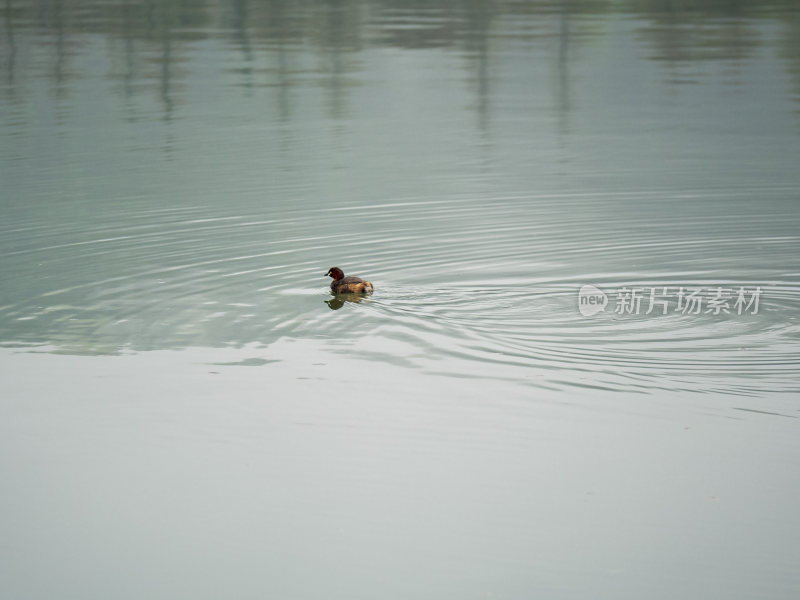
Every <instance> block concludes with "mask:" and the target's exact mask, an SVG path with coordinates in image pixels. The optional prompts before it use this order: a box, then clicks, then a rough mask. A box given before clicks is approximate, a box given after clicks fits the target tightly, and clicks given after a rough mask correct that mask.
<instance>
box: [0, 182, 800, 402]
mask: <svg viewBox="0 0 800 600" xmlns="http://www.w3.org/2000/svg"><path fill="white" fill-rule="evenodd" d="M756 194H758V196H759V197H760V198H761V203H762V204H761V205H760V206H761V208H759V207H756V206H754V205H753V204H752V203H751V202H750V201H749V200H750V199H751V198H752V197H753V196H754V195H756ZM795 197H796V190H791V189H789V190H787V189H784V188H780V187H776V188H775V189H769V188H767V189H758V190H755V189H753V190H747V189H736V190H730V189H718V190H703V191H692V192H689V191H675V190H669V191H667V190H654V191H651V192H646V191H645V192H636V193H633V192H632V193H615V194H602V193H595V192H590V191H578V192H570V193H550V194H514V195H503V196H498V197H495V198H462V197H454V198H436V199H425V198H405V199H395V200H387V201H386V202H384V203H367V204H363V205H352V206H336V207H324V208H317V209H314V210H304V209H303V207H297V208H296V209H290V210H284V211H283V212H281V213H278V214H274V215H269V216H267V215H265V214H263V213H260V212H254V213H252V214H246V213H240V214H223V213H220V212H216V211H215V209H212V208H205V207H200V206H197V207H190V208H184V209H182V210H169V209H157V210H146V211H139V212H135V213H130V214H128V213H119V212H118V213H114V212H110V213H108V214H105V215H98V216H97V217H96V218H94V219H90V220H88V221H85V222H61V223H57V224H48V223H39V222H17V223H13V222H12V223H6V224H5V225H4V227H3V231H2V234H3V237H2V239H3V245H4V248H3V249H4V253H3V258H2V261H3V272H4V273H6V274H7V276H10V277H11V278H12V279H13V280H14V281H15V283H16V286H15V287H14V288H13V289H12V288H5V289H4V290H3V297H2V299H1V300H0V331H2V337H1V338H0V339H2V343H3V344H4V345H11V346H17V345H44V344H47V345H54V346H56V347H58V348H59V351H64V352H76V353H87V352H88V353H96V352H100V353H107V352H118V351H122V350H126V349H127V350H150V349H160V348H174V347H187V346H192V345H206V346H226V345H233V346H242V345H245V344H252V343H257V344H262V345H263V346H264V347H267V348H268V347H269V346H270V345H271V344H273V343H274V342H275V341H277V340H279V339H285V338H309V339H315V340H318V341H319V343H320V344H321V345H323V346H324V347H325V348H327V351H328V352H331V353H341V354H347V355H350V356H353V357H360V358H361V359H363V360H364V361H365V364H369V363H370V362H375V361H389V362H392V363H395V364H398V365H404V366H406V367H408V368H409V369H414V370H419V371H421V372H425V373H429V374H431V375H434V376H438V375H442V376H449V377H460V378H467V379H468V378H488V379H498V380H504V381H516V382H519V383H521V384H523V385H530V386H532V387H536V386H539V387H543V388H549V389H559V388H565V387H575V388H580V389H583V390H591V389H606V390H617V391H622V390H637V391H654V390H661V391H683V390H692V391H695V392H698V391H699V392H704V391H723V392H726V393H731V394H741V395H758V394H762V393H764V392H767V391H779V392H791V391H798V387H799V386H798V381H797V374H798V367H800V362H799V361H798V358H797V356H800V353H798V345H799V344H798V342H799V341H800V312H799V311H798V306H800V302H799V300H800V275H799V273H800V267H799V266H798V264H797V258H796V257H797V256H798V249H800V236H798V235H797V233H796V232H797V231H798V224H799V223H798V221H799V220H800V219H798V216H797V214H796V210H794V208H793V207H794V205H793V204H792V202H793V201H794V198H795ZM765 203H766V204H769V210H764V209H763V207H764V206H765ZM723 208H724V210H723ZM354 224H355V226H356V229H357V230H358V231H360V232H363V233H361V234H360V235H358V236H357V237H356V238H355V239H354V237H353V235H352V233H351V231H352V230H353V226H354ZM334 263H336V264H341V265H342V266H344V267H345V268H346V269H348V270H350V269H355V270H356V271H357V273H358V274H363V275H365V276H366V275H368V276H369V278H370V279H371V280H373V281H374V282H375V283H376V287H377V291H376V293H375V294H374V295H373V296H372V297H370V298H367V299H364V300H363V301H362V302H358V303H352V302H351V303H345V304H344V305H343V306H341V310H336V311H331V310H330V309H329V308H328V306H326V304H325V302H324V301H325V300H327V299H329V298H330V296H329V294H328V293H327V291H326V286H327V279H326V278H325V277H324V276H323V273H324V272H325V270H327V268H328V267H329V266H331V265H332V264H334ZM583 284H593V285H595V286H598V287H599V288H600V289H603V290H608V291H609V292H610V293H612V296H613V292H615V291H618V290H620V289H622V288H624V287H635V288H639V289H641V290H642V292H643V293H645V294H646V293H647V292H648V290H649V289H650V288H657V289H663V288H667V289H668V290H671V293H672V294H675V293H676V291H677V290H678V289H679V288H685V289H691V288H702V289H704V290H714V289H716V288H717V287H725V288H726V289H731V290H736V289H738V288H740V287H742V288H745V289H747V290H753V289H755V288H756V287H760V288H761V289H762V290H763V295H762V297H761V299H760V301H761V303H760V311H759V313H758V314H741V315H738V314H721V315H713V314H707V313H705V312H703V313H700V314H680V313H676V312H674V311H673V312H670V313H668V314H665V315H662V314H658V313H653V314H649V315H648V314H620V313H618V312H614V311H613V310H612V309H610V308H609V309H608V310H606V311H605V312H603V313H601V314H598V315H594V316H592V317H583V316H582V315H581V314H580V312H579V311H578V304H577V300H578V296H577V292H578V289H579V288H580V286H581V285H583ZM642 313H644V311H642ZM279 359H280V357H275V360H279ZM265 364H266V363H265Z"/></svg>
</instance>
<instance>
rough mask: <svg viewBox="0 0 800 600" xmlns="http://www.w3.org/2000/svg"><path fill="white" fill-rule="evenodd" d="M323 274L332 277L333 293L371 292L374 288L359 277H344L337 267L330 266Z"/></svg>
mask: <svg viewBox="0 0 800 600" xmlns="http://www.w3.org/2000/svg"><path fill="white" fill-rule="evenodd" d="M325 275H330V276H331V277H333V281H331V291H332V292H333V293H334V294H371V293H372V291H373V289H374V288H373V287H372V283H370V282H369V281H364V280H363V279H361V278H360V277H345V276H344V271H342V270H341V269H340V268H339V267H331V268H330V269H328V272H327V273H325Z"/></svg>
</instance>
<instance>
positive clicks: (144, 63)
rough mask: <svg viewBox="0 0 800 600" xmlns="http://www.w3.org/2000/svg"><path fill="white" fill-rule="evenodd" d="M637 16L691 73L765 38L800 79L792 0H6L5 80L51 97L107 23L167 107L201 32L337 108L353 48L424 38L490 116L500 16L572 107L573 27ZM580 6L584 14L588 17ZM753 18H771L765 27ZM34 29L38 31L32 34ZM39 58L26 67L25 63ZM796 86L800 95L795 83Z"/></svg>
mask: <svg viewBox="0 0 800 600" xmlns="http://www.w3.org/2000/svg"><path fill="white" fill-rule="evenodd" d="M611 15H616V16H624V17H625V18H630V19H635V20H636V21H637V23H638V31H639V35H640V36H641V38H642V39H643V40H644V41H645V42H646V43H647V45H649V46H650V47H651V49H652V50H651V53H650V58H651V59H652V60H655V61H661V62H664V63H665V66H666V70H667V75H666V77H667V78H668V80H670V81H673V82H674V83H697V82H699V75H698V74H697V73H696V72H692V71H688V72H684V71H683V67H682V66H681V65H684V64H685V63H691V62H695V63H696V62H702V61H706V60H715V61H728V62H729V63H730V66H731V69H732V71H733V72H735V71H736V70H737V65H739V64H741V63H742V62H744V61H747V60H749V59H751V58H752V57H754V56H755V55H756V54H757V53H758V52H759V51H760V50H761V49H762V48H764V47H765V46H774V47H775V48H776V49H777V50H778V55H779V56H780V59H781V60H782V61H783V63H784V65H785V68H786V71H787V72H788V73H789V74H790V75H791V77H792V78H793V79H794V81H795V85H797V86H798V88H800V19H798V18H797V4H796V3H795V2H791V1H788V0H784V1H781V0H773V1H770V2H756V1H752V2H744V1H731V2H724V1H719V2H703V3H696V4H695V3H674V2H667V1H647V2H645V1H629V2H623V3H612V2H588V1H587V2H580V1H575V2H507V3H496V2H489V1H471V2H466V1H451V2H448V1H438V2H426V3H424V4H412V5H409V4H408V3H405V2H388V1H387V2H379V3H372V2H365V1H345V0H343V1H339V2H321V1H320V2H301V3H286V2H278V1H275V2H260V1H255V0H252V1H248V0H232V1H213V0H208V1H195V2H183V1H181V2H177V1H165V2H122V3H105V2H97V3H89V4H85V3H79V2H65V1H63V0H62V1H58V0H50V1H43V2H37V3H31V2H27V1H15V0H5V6H4V10H3V11H2V17H1V18H2V21H3V23H2V29H3V31H4V36H3V37H4V41H3V42H2V52H3V60H2V62H1V63H0V68H1V69H2V73H3V80H4V81H5V83H6V85H4V86H3V90H2V94H3V96H5V97H6V99H13V98H14V97H18V96H19V94H20V92H21V87H24V86H25V85H26V84H27V82H29V81H30V79H31V78H37V79H39V78H41V77H42V76H43V75H44V76H48V77H49V78H50V79H51V81H52V83H53V91H54V93H55V94H56V96H58V97H63V96H65V95H67V94H69V89H70V87H71V86H72V85H74V84H75V82H76V80H78V79H80V77H81V75H80V73H78V72H76V71H75V70H73V68H72V64H73V60H74V58H75V56H76V54H77V53H80V52H82V51H84V40H86V39H87V38H88V37H90V36H93V35H97V34H100V35H103V36H104V37H105V38H106V40H107V41H108V43H109V44H111V47H112V48H111V51H112V53H113V55H114V61H115V66H114V69H113V70H112V71H111V72H109V73H108V75H107V76H108V78H109V79H111V80H113V81H115V82H119V83H120V91H121V92H122V93H121V96H122V98H130V96H131V95H132V94H133V93H135V92H137V91H138V87H139V86H140V85H141V84H143V85H145V86H146V87H155V88H156V90H155V91H156V93H157V96H158V98H159V100H160V102H161V104H162V108H163V116H164V119H170V118H171V117H172V116H173V115H174V111H175V110H176V107H178V106H180V105H181V104H183V98H182V95H181V88H182V82H183V80H184V79H185V77H186V76H187V71H186V69H185V68H184V63H185V62H186V60H187V56H188V53H190V52H191V51H192V49H193V48H197V47H198V44H202V43H203V42H204V41H206V40H226V41H228V42H229V43H230V44H231V45H232V46H234V47H236V48H238V49H239V51H240V53H241V58H242V61H241V63H240V64H239V65H237V66H236V67H235V70H236V71H237V73H238V75H239V81H240V85H242V86H244V87H246V88H247V87H258V86H262V85H267V86H277V87H278V88H279V90H280V94H279V98H280V99H281V106H282V112H283V113H284V115H285V116H286V117H287V118H288V115H289V113H290V112H291V102H290V100H289V97H288V96H289V94H290V89H291V87H292V85H297V84H298V83H301V82H302V81H303V79H305V78H306V77H308V76H310V75H319V76H323V77H324V78H325V81H324V85H323V87H324V89H325V90H326V91H327V93H328V94H329V110H330V114H331V116H333V117H339V118H341V117H343V116H345V115H346V114H347V113H348V112H349V111H348V109H347V108H346V106H347V103H346V90H347V88H348V86H351V85H357V79H356V78H352V77H351V76H352V75H353V74H354V73H355V72H356V71H357V63H358V55H359V53H360V51H362V50H363V49H364V48H365V47H366V46H370V47H385V48H400V49H425V48H429V49H430V48H440V49H448V48H452V49H454V50H457V51H458V52H459V53H461V54H462V55H463V56H464V57H466V58H467V59H468V60H469V61H470V62H471V63H472V65H471V68H470V72H471V74H470V75H469V78H470V79H471V80H472V81H473V82H474V90H475V93H476V97H477V102H476V108H477V112H478V116H479V118H480V119H481V120H485V119H486V118H488V110H487V106H486V105H487V103H488V102H489V101H490V98H491V94H490V93H489V89H490V77H489V71H490V69H491V65H492V59H491V56H492V40H493V39H494V38H495V36H496V29H497V28H496V24H497V23H498V22H500V21H503V20H511V21H512V22H513V21H514V20H517V21H518V26H517V27H516V29H515V30H514V31H513V35H514V36H515V37H517V38H518V39H519V40H521V41H526V42H529V43H536V42H537V41H541V40H546V39H548V38H552V39H556V40H557V52H556V53H557V65H558V76H557V89H558V93H559V95H560V105H561V106H562V108H563V109H564V110H569V106H570V102H569V91H568V84H567V81H568V77H567V71H568V69H569V61H570V55H571V50H570V46H571V45H573V44H574V42H575V40H576V39H581V38H583V39H586V38H595V39H596V40H597V42H596V43H600V44H602V40H603V38H606V37H608V36H613V35H616V34H615V32H614V31H613V30H612V29H609V28H604V27H602V26H601V25H598V23H602V18H603V17H604V16H611ZM587 17H592V20H589V19H588V18H587ZM761 25H767V26H768V27H769V36H770V37H769V38H766V37H765V31H764V29H763V28H761V27H760V26H761ZM31 36H33V37H31ZM42 41H44V43H46V44H48V45H49V46H51V48H52V52H49V53H48V57H47V58H46V59H45V60H44V61H43V63H42V64H36V65H28V64H23V68H22V69H19V64H20V62H21V61H23V63H24V60H25V58H26V56H25V54H26V53H24V52H23V53H20V51H19V48H20V46H21V45H23V46H25V45H28V44H35V43H41V42H42ZM304 45H305V46H307V45H310V46H312V47H315V48H316V49H317V51H318V58H319V60H318V62H317V64H316V65H314V67H313V68H312V69H311V70H308V69H307V68H304V67H300V68H298V66H297V65H293V64H292V61H291V59H290V57H289V55H290V54H291V52H292V50H293V49H294V48H297V47H299V46H304ZM30 66H33V67H34V68H33V69H30V68H29V67H30ZM798 98H800V97H798Z"/></svg>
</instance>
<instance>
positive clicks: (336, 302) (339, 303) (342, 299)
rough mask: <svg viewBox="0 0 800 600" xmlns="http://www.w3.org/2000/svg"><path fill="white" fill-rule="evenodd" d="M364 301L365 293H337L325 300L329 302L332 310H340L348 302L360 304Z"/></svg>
mask: <svg viewBox="0 0 800 600" xmlns="http://www.w3.org/2000/svg"><path fill="white" fill-rule="evenodd" d="M363 301H364V296H363V294H336V295H335V296H334V297H333V298H331V299H330V300H325V304H327V305H328V307H329V308H330V309H331V310H339V309H340V308H342V307H343V306H344V305H345V304H346V303H348V302H353V303H355V304H358V303H360V302H363Z"/></svg>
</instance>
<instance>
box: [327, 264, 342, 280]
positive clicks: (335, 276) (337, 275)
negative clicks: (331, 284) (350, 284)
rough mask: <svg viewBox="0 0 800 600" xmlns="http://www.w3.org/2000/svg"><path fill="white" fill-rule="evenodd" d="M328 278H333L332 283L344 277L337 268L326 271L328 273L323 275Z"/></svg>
mask: <svg viewBox="0 0 800 600" xmlns="http://www.w3.org/2000/svg"><path fill="white" fill-rule="evenodd" d="M325 275H328V276H330V277H333V280H334V281H339V280H340V279H341V278H342V277H344V271H342V270H341V269H340V268H339V267H331V268H330V269H328V272H327V273H325Z"/></svg>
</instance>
